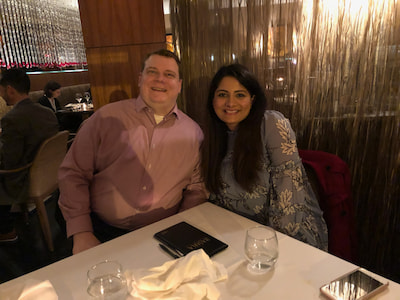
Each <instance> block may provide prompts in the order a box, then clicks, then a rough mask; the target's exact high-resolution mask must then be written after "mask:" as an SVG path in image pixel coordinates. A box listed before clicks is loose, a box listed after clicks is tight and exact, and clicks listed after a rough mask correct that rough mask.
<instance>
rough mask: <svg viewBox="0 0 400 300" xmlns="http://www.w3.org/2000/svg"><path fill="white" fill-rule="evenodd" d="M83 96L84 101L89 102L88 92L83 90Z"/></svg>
mask: <svg viewBox="0 0 400 300" xmlns="http://www.w3.org/2000/svg"><path fill="white" fill-rule="evenodd" d="M83 98H85V100H86V103H88V104H89V103H90V93H89V92H84V93H83Z"/></svg>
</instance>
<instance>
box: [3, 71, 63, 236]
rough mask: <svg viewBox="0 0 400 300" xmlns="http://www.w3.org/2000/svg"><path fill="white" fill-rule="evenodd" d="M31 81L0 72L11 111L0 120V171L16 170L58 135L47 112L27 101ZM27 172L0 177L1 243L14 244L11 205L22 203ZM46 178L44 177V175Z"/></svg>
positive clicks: (22, 74) (20, 73)
mask: <svg viewBox="0 0 400 300" xmlns="http://www.w3.org/2000/svg"><path fill="white" fill-rule="evenodd" d="M29 89H30V80H29V77H28V75H27V74H26V73H25V71H24V70H22V69H10V70H5V71H3V72H2V77H1V79H0V95H1V96H2V97H3V98H4V100H5V101H6V103H7V105H13V108H12V109H11V110H10V111H9V112H8V113H7V114H6V115H5V116H3V118H2V119H1V127H2V132H1V135H0V142H1V143H0V144H1V148H0V168H1V169H5V170H7V169H16V168H19V167H22V166H25V165H27V164H28V163H30V162H31V161H33V158H34V156H35V154H36V152H37V150H38V148H39V146H40V145H41V143H42V142H43V141H44V140H45V139H47V138H49V137H51V136H53V135H55V134H56V133H57V132H58V122H57V118H56V116H55V115H54V113H52V112H51V110H50V109H48V108H45V107H43V106H41V105H40V104H38V103H34V102H32V101H31V100H30V99H29V96H28V93H29ZM28 172H29V170H26V171H23V172H19V173H17V174H15V175H14V174H13V175H6V176H0V242H12V241H15V240H17V234H16V231H15V224H14V219H13V217H12V215H11V214H10V208H11V204H13V203H18V201H22V200H23V199H24V198H25V197H26V196H27V192H28V187H29V181H28V180H29V176H28ZM43 176H45V174H43Z"/></svg>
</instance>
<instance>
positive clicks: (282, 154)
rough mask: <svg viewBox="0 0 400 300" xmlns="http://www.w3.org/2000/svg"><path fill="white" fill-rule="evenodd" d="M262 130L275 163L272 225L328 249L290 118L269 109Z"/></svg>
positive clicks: (299, 238) (322, 223) (270, 220)
mask: <svg viewBox="0 0 400 300" xmlns="http://www.w3.org/2000/svg"><path fill="white" fill-rule="evenodd" d="M262 131H263V135H264V136H263V138H264V143H265V147H266V150H267V151H266V153H267V155H268V156H269V161H270V162H271V165H270V172H271V177H270V181H271V182H270V184H271V186H272V189H271V195H270V207H269V210H268V214H269V217H268V218H269V224H270V225H271V226H272V227H274V228H276V229H277V230H278V231H281V232H283V233H285V234H288V235H290V236H292V237H294V238H296V239H298V240H301V241H303V242H306V243H308V244H310V245H312V246H315V247H318V248H320V249H323V250H327V249H328V233H327V227H326V224H325V221H324V219H323V217H322V211H321V209H320V207H319V204H318V200H317V198H316V197H315V195H314V193H313V191H312V189H311V186H310V184H309V182H308V179H307V176H306V173H305V170H304V167H303V165H302V162H301V159H300V157H299V154H298V150H297V145H296V137H295V133H294V131H293V129H292V127H291V125H290V122H289V120H288V119H286V118H285V117H284V116H283V115H282V114H281V113H279V112H276V111H267V112H266V114H265V122H264V128H263V130H262Z"/></svg>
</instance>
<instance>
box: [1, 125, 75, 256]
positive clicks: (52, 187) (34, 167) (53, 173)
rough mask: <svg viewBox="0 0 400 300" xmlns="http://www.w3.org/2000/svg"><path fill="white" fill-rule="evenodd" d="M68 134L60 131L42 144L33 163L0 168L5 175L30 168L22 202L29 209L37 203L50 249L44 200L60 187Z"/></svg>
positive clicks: (50, 238) (52, 246)
mask: <svg viewBox="0 0 400 300" xmlns="http://www.w3.org/2000/svg"><path fill="white" fill-rule="evenodd" d="M68 136H69V132H68V131H67V130H65V131H60V132H58V133H57V134H56V135H54V136H52V137H50V138H48V139H46V140H45V141H44V142H43V143H42V144H41V146H40V147H39V150H38V151H37V153H36V155H35V158H34V159H33V161H32V162H31V163H29V164H27V165H26V166H24V167H21V168H18V169H13V170H0V175H2V176H4V175H7V174H13V173H17V172H21V171H23V170H26V169H29V192H28V198H27V199H26V201H25V202H23V203H22V207H23V208H24V210H25V211H27V204H29V203H34V204H35V206H36V210H37V213H38V218H39V222H40V225H41V227H42V232H43V235H44V239H45V241H46V244H47V247H48V249H49V250H50V251H54V245H53V239H52V236H51V230H50V224H49V219H48V216H47V211H46V207H45V205H44V200H45V199H46V198H47V197H48V196H50V195H51V194H52V193H53V192H54V191H56V190H57V188H58V177H57V172H58V168H59V167H60V165H61V163H62V161H63V159H64V157H65V154H66V152H67V140H68Z"/></svg>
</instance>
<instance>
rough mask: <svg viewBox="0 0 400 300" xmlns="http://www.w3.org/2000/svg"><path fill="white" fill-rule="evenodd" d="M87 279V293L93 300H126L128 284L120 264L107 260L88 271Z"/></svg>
mask: <svg viewBox="0 0 400 300" xmlns="http://www.w3.org/2000/svg"><path fill="white" fill-rule="evenodd" d="M87 278H88V284H89V286H88V289H87V292H88V294H89V295H90V296H92V298H91V299H101V300H117V299H125V297H126V294H127V284H126V278H125V276H124V275H123V272H122V266H121V265H120V263H118V262H116V261H109V260H105V261H102V262H100V263H98V264H95V265H94V266H92V267H91V268H90V269H89V270H88V272H87Z"/></svg>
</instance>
